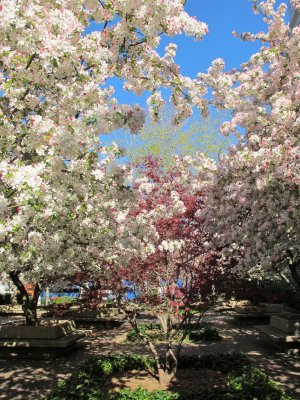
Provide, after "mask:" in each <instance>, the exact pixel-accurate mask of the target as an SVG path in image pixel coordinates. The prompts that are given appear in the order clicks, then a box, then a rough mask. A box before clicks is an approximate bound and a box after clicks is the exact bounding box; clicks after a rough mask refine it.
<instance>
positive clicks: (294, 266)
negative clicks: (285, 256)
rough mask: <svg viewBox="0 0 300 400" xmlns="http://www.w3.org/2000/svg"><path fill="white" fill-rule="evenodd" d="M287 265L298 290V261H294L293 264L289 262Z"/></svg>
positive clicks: (299, 279) (299, 273) (299, 281)
mask: <svg viewBox="0 0 300 400" xmlns="http://www.w3.org/2000/svg"><path fill="white" fill-rule="evenodd" d="M289 267H290V271H291V275H292V278H293V280H294V281H295V282H296V284H297V286H298V290H300V261H295V262H294V263H293V264H290V265H289Z"/></svg>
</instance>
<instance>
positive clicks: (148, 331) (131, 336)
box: [126, 324, 221, 343]
mask: <svg viewBox="0 0 300 400" xmlns="http://www.w3.org/2000/svg"><path fill="white" fill-rule="evenodd" d="M138 328H139V330H140V332H141V333H142V334H143V335H145V336H146V337H148V338H150V339H151V340H153V341H162V340H164V339H165V337H166V335H165V333H164V332H163V330H162V328H161V326H160V325H159V324H139V325H138ZM182 334H183V331H179V332H178V335H177V338H178V340H180V338H181V336H182ZM201 340H205V341H210V340H221V336H220V334H219V331H218V329H217V328H216V327H215V326H212V325H209V324H205V325H199V326H197V327H194V328H193V329H192V330H191V331H190V332H189V334H188V335H187V337H186V339H185V341H190V342H200V341H201ZM139 342H142V339H141V337H140V336H139V335H138V333H137V332H136V330H135V329H131V330H130V331H129V332H128V334H127V337H126V343H139Z"/></svg>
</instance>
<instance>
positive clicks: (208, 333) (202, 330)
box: [188, 325, 222, 342]
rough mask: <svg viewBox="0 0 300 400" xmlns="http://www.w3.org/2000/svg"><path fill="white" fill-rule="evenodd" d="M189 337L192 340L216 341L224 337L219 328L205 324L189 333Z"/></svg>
mask: <svg viewBox="0 0 300 400" xmlns="http://www.w3.org/2000/svg"><path fill="white" fill-rule="evenodd" d="M188 338H189V340H190V341H191V342H200V341H201V340H204V341H214V340H221V339H222V338H221V336H220V334H219V331H218V329H217V328H216V327H215V326H212V325H204V326H203V327H201V326H200V327H199V328H197V329H192V330H191V331H190V333H189V335H188Z"/></svg>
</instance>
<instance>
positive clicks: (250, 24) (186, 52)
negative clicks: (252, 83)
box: [109, 0, 288, 106]
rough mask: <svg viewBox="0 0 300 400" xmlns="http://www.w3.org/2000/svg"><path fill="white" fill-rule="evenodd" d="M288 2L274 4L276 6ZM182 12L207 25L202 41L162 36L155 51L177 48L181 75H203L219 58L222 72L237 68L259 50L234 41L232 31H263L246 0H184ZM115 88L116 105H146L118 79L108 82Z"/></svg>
mask: <svg viewBox="0 0 300 400" xmlns="http://www.w3.org/2000/svg"><path fill="white" fill-rule="evenodd" d="M281 2H284V3H287V2H288V0H285V1H278V4H279V3H281ZM185 9H186V11H187V12H188V13H189V14H190V15H192V16H195V17H196V18H197V19H198V20H201V21H204V22H206V23H207V24H208V27H209V33H208V34H207V35H206V36H205V37H204V38H203V40H202V41H197V42H196V41H194V40H193V39H192V38H191V37H186V36H184V35H178V36H174V37H171V38H169V37H163V38H162V40H161V45H160V47H159V52H161V54H162V53H163V50H164V48H165V46H166V45H167V44H168V43H171V42H173V43H176V44H177V46H178V50H177V56H176V58H175V61H176V63H177V64H178V65H180V67H181V73H182V74H183V75H186V76H190V77H192V78H195V77H196V75H197V73H198V72H206V70H207V68H208V67H209V66H210V65H211V62H212V61H213V60H214V59H216V58H218V57H221V58H223V59H224V60H225V65H226V69H227V70H229V69H231V68H237V67H239V66H240V64H241V63H243V62H245V61H247V60H248V59H249V57H250V56H251V55H252V54H253V53H255V52H257V51H258V50H259V47H260V44H259V42H254V43H253V42H252V43H249V42H242V41H241V40H240V39H238V38H234V37H233V35H232V31H233V30H235V31H237V32H239V33H242V32H247V31H248V32H252V33H255V32H259V31H262V30H263V31H265V30H266V24H265V23H264V22H263V20H262V16H261V15H257V14H254V12H253V10H252V2H251V1H250V0H226V1H225V0H188V1H187V4H186V6H185ZM109 83H110V84H113V85H114V87H115V89H116V96H117V98H118V100H119V102H120V103H129V104H132V103H133V104H135V103H137V102H138V103H140V104H141V105H142V106H145V105H146V98H147V96H146V95H142V96H141V97H137V96H135V95H134V94H132V93H129V92H124V91H123V90H122V82H120V81H118V79H112V80H110V81H109Z"/></svg>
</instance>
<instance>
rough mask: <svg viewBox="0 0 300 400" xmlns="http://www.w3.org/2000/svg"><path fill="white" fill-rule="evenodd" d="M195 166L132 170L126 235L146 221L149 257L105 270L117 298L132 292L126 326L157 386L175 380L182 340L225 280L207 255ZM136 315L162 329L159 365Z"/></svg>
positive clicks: (149, 165) (214, 257)
mask: <svg viewBox="0 0 300 400" xmlns="http://www.w3.org/2000/svg"><path fill="white" fill-rule="evenodd" d="M196 162H197V161H196V160H194V159H192V158H191V157H184V158H183V159H179V158H178V159H177V162H176V166H174V167H172V168H171V169H170V170H168V171H165V170H164V169H163V168H162V166H161V163H160V162H159V160H157V159H154V158H151V157H148V158H146V159H145V160H144V162H143V163H142V164H139V165H138V166H137V171H138V173H140V176H142V178H139V179H136V181H135V184H134V187H135V189H136V190H137V191H138V194H139V195H138V202H137V204H136V206H135V207H134V208H133V209H132V211H131V212H130V213H129V214H128V215H127V219H128V224H130V225H131V226H130V229H131V230H132V229H134V228H136V229H137V230H138V229H141V227H143V229H145V227H147V224H145V220H147V219H148V220H149V227H150V226H152V227H153V226H154V227H155V232H153V235H152V237H153V240H152V241H148V243H145V246H146V247H147V248H148V252H149V255H148V256H147V257H146V258H141V257H135V258H132V259H131V261H130V262H129V263H128V264H127V265H126V266H123V267H120V266H118V268H116V269H115V270H114V268H112V267H111V266H110V267H109V268H108V269H107V273H108V274H109V281H110V283H111V287H112V289H113V290H114V292H115V293H116V294H118V293H119V294H120V293H121V294H122V295H123V294H124V291H126V290H127V291H132V292H134V295H135V299H134V300H132V301H131V302H130V304H131V307H130V312H129V317H130V322H131V324H132V326H133V327H134V329H135V330H136V333H137V334H138V335H139V336H140V338H141V339H142V340H143V341H144V342H145V343H146V344H147V345H148V346H149V347H150V349H151V351H152V353H153V355H154V356H155V359H156V362H157V369H158V373H159V380H160V382H161V383H162V384H166V383H169V382H170V381H171V380H172V378H173V377H174V376H175V374H176V370H177V363H178V361H177V360H178V357H179V353H180V349H181V345H182V342H183V340H184V339H185V338H186V336H187V335H188V333H189V330H190V329H191V327H192V324H194V323H195V322H196V323H197V322H199V321H200V318H201V317H202V316H203V314H204V312H205V311H207V309H208V308H209V307H210V306H211V305H212V304H214V302H215V300H216V298H217V292H218V291H219V289H220V282H221V281H223V282H224V279H225V269H224V267H222V266H221V263H220V260H219V257H218V254H217V253H216V252H212V251H209V250H207V248H208V243H207V236H206V233H205V231H204V228H203V223H202V220H201V217H200V213H199V210H201V209H202V207H203V201H204V199H205V194H204V193H203V192H202V191H201V190H199V186H198V183H197V178H196V174H195V167H196V164H195V163H196ZM132 225H135V227H134V226H132ZM149 229H150V228H149ZM141 234H142V233H141V232H139V237H141ZM147 237H148V238H149V237H150V235H149V232H148V235H147ZM148 240H149V239H148ZM106 279H107V277H106ZM123 306H124V307H128V304H126V302H124V303H123ZM127 311H128V308H127ZM141 311H143V312H146V313H148V315H149V316H152V317H155V318H157V319H158V321H159V322H160V324H161V330H162V331H163V333H164V343H165V349H166V352H165V358H164V359H163V361H162V359H160V357H159V353H158V352H157V349H156V347H155V344H154V343H153V341H152V340H151V339H150V338H149V336H148V335H145V334H144V333H143V332H142V331H141V330H140V329H139V320H138V319H137V314H138V312H141Z"/></svg>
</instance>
